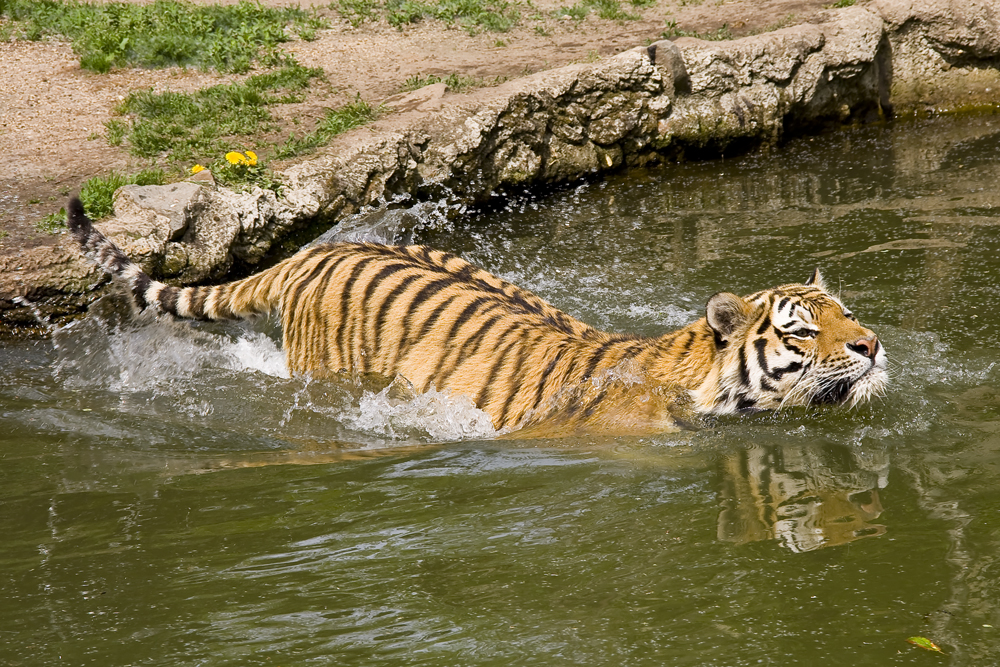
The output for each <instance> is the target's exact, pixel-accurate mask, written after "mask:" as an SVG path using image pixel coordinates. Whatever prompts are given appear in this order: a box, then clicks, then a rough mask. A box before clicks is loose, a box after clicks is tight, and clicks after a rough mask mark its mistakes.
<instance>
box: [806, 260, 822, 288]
mask: <svg viewBox="0 0 1000 667" xmlns="http://www.w3.org/2000/svg"><path fill="white" fill-rule="evenodd" d="M805 284H806V285H814V286H816V287H818V288H820V289H821V290H823V291H824V292H825V291H826V284H825V283H824V282H823V274H821V273H820V272H819V267H818V266H817V267H816V270H815V271H813V274H812V278H810V279H809V280H807V281H806V283H805Z"/></svg>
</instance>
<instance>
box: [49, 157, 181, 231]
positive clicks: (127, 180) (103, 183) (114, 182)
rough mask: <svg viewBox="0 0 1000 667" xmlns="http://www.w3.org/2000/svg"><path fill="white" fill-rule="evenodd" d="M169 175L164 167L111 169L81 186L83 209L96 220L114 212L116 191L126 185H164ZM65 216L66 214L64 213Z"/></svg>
mask: <svg viewBox="0 0 1000 667" xmlns="http://www.w3.org/2000/svg"><path fill="white" fill-rule="evenodd" d="M166 182H167V176H166V174H165V173H164V171H163V170H162V169H144V170H142V171H140V172H138V173H136V174H121V173H118V172H116V171H111V172H110V173H109V174H108V175H107V176H95V177H94V178H91V179H88V180H87V181H86V182H84V184H83V185H82V186H81V187H80V201H81V202H83V210H84V211H86V213H87V215H88V216H89V217H91V218H93V219H94V220H100V219H101V218H106V217H108V216H109V215H111V214H112V213H114V206H113V205H112V199H113V197H114V194H115V191H116V190H118V188H120V187H123V186H125V185H163V184H164V183H166ZM64 217H65V214H64Z"/></svg>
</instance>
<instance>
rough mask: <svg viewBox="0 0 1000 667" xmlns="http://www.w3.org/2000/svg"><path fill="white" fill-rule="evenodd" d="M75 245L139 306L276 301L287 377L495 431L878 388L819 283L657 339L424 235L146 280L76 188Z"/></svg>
mask: <svg viewBox="0 0 1000 667" xmlns="http://www.w3.org/2000/svg"><path fill="white" fill-rule="evenodd" d="M68 211H69V214H68V221H69V225H70V229H71V231H72V233H73V235H74V238H75V239H76V240H77V242H78V243H79V244H80V247H81V249H82V250H83V252H84V254H86V255H87V256H88V257H90V258H91V259H93V260H94V261H95V262H97V263H98V264H99V265H100V266H102V267H103V268H104V269H105V270H106V271H107V272H109V273H111V274H112V275H115V276H119V277H121V278H123V279H125V280H126V281H128V283H129V286H130V288H131V291H132V295H133V298H134V300H135V301H136V303H137V305H138V306H139V307H141V308H145V307H155V308H157V309H159V310H162V311H164V312H168V313H172V314H174V315H177V316H180V317H188V318H198V319H213V320H214V319H233V318H244V317H249V316H251V315H254V314H258V313H267V312H270V311H272V310H278V311H280V313H281V322H282V335H283V341H284V348H285V351H286V355H287V361H288V366H289V368H290V370H291V371H292V372H295V373H310V374H313V375H320V376H321V375H324V374H328V373H348V374H366V373H377V374H380V375H383V376H386V377H387V378H393V377H397V376H402V377H403V378H405V379H406V380H407V381H408V382H409V383H410V384H411V385H412V386H413V388H414V390H415V391H417V392H423V391H427V390H428V389H430V388H432V387H433V388H435V389H437V390H439V391H448V392H452V393H455V394H460V395H464V396H467V397H469V398H470V399H471V400H472V401H473V402H474V403H475V404H476V406H477V407H479V408H480V409H482V410H483V411H484V412H486V413H487V414H488V415H489V416H490V418H491V420H492V422H493V425H494V427H495V428H496V429H497V430H499V431H502V432H512V431H521V432H522V433H523V434H530V435H532V436H536V435H568V434H572V433H582V432H589V433H595V432H596V433H610V434H617V433H635V434H638V433H650V432H659V431H665V430H671V429H676V428H678V427H680V426H683V425H684V423H685V422H687V421H689V420H690V419H691V418H692V417H693V416H695V415H698V414H704V413H717V414H731V413H736V412H740V411H749V410H759V409H777V408H780V407H783V406H788V405H807V404H810V403H815V402H827V403H848V404H856V403H860V402H863V401H865V400H868V399H870V398H871V397H873V396H876V395H878V394H880V393H881V392H882V391H883V389H884V386H885V383H886V374H885V363H886V362H885V353H884V350H883V348H882V346H881V344H880V343H879V341H878V338H877V337H876V336H875V334H874V333H873V332H871V331H870V330H868V329H865V328H863V327H861V325H859V324H858V323H857V321H856V320H854V319H853V315H850V313H849V311H847V310H846V308H844V306H843V305H842V304H841V303H840V302H839V300H837V299H836V298H835V297H833V296H832V295H830V294H829V293H828V292H827V291H826V289H825V288H824V287H823V285H822V279H821V277H820V276H819V273H818V272H817V273H816V274H815V275H814V276H813V277H812V278H811V279H810V281H808V282H807V283H806V284H793V285H785V286H782V287H779V288H775V289H773V290H765V291H763V292H759V293H757V294H754V295H750V296H749V297H746V298H743V297H739V296H737V295H735V294H731V293H727V292H723V293H720V294H716V295H714V296H713V297H712V298H711V299H710V300H709V302H708V304H707V306H706V315H705V317H703V318H701V319H699V320H698V321H696V322H694V323H692V324H690V325H688V326H687V327H684V328H682V329H680V330H678V331H675V332H671V333H668V334H665V335H663V336H660V337H644V336H636V335H631V334H616V333H606V332H603V331H599V330H597V329H594V328H593V327H591V326H589V325H587V324H585V323H583V322H580V321H579V320H577V319H575V318H573V317H571V316H570V315H567V314H566V313H564V312H562V311H560V310H558V309H557V308H555V307H553V306H552V305H550V304H549V303H547V302H546V301H544V300H543V299H541V298H539V297H538V296H536V295H534V294H532V293H531V292H529V291H527V290H524V289H521V288H519V287H517V286H516V285H513V284H511V283H509V282H507V281H505V280H502V279H500V278H498V277H496V276H493V275H492V274H490V273H488V272H487V271H485V270H483V269H481V268H478V267H475V266H473V265H472V264H469V263H468V262H466V261H465V260H463V259H461V258H459V257H457V256H455V255H453V254H450V253H446V252H442V251H438V250H432V249H430V248H427V247H424V246H385V245H378V244H371V243H337V244H328V245H319V246H315V247H313V248H310V249H307V250H304V251H302V252H300V253H299V254H297V255H295V256H293V257H291V258H289V259H287V260H285V261H283V262H281V263H279V264H277V265H275V266H274V267H272V268H270V269H268V270H266V271H262V272H261V273H258V274H256V275H253V276H250V277H249V278H246V279H243V280H239V281H235V282H232V283H227V284H223V285H218V286H207V287H185V288H179V287H172V286H169V285H165V284H163V283H161V282H158V281H155V280H153V279H152V278H150V277H149V276H147V275H146V274H145V273H143V272H142V271H141V270H139V268H138V266H136V265H135V264H133V263H132V262H131V261H130V260H129V259H128V258H127V257H126V256H125V255H124V254H123V253H122V252H121V251H120V250H119V249H118V248H117V247H116V246H114V244H113V243H111V242H110V241H108V240H107V239H106V238H105V237H104V236H103V235H101V234H100V232H98V231H97V230H96V229H94V228H93V226H92V224H91V222H90V220H89V219H87V218H86V216H85V215H84V214H83V210H82V206H80V205H79V202H78V201H76V200H74V201H72V202H71V203H70V206H69V208H68Z"/></svg>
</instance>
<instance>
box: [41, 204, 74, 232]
mask: <svg viewBox="0 0 1000 667" xmlns="http://www.w3.org/2000/svg"><path fill="white" fill-rule="evenodd" d="M35 230H36V231H39V232H41V233H42V234H62V233H63V232H65V231H66V209H65V208H61V209H59V210H58V211H56V212H55V213H49V214H48V215H47V216H45V217H44V218H42V219H41V220H36V221H35Z"/></svg>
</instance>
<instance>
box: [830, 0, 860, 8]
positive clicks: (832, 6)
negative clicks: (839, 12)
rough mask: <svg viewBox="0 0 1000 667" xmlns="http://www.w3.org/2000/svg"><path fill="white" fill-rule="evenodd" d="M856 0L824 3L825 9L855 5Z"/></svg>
mask: <svg viewBox="0 0 1000 667" xmlns="http://www.w3.org/2000/svg"><path fill="white" fill-rule="evenodd" d="M854 2H855V0H837V2H835V3H833V4H832V5H824V8H825V9H843V8H844V7H853V6H854Z"/></svg>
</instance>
